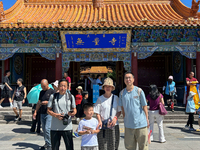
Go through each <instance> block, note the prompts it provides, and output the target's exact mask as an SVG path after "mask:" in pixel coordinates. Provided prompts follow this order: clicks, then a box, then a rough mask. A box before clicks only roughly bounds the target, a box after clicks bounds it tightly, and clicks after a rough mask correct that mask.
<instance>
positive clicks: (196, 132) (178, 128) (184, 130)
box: [167, 126, 200, 135]
mask: <svg viewBox="0 0 200 150" xmlns="http://www.w3.org/2000/svg"><path fill="white" fill-rule="evenodd" d="M167 128H170V129H174V130H180V131H182V132H185V133H189V134H196V135H200V132H198V131H190V130H188V129H185V128H184V127H183V128H181V127H170V126H169V127H167Z"/></svg>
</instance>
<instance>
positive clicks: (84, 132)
mask: <svg viewBox="0 0 200 150" xmlns="http://www.w3.org/2000/svg"><path fill="white" fill-rule="evenodd" d="M90 133H91V131H90V130H85V131H79V132H78V134H79V135H84V134H90Z"/></svg>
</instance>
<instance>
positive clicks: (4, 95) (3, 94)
mask: <svg viewBox="0 0 200 150" xmlns="http://www.w3.org/2000/svg"><path fill="white" fill-rule="evenodd" d="M1 98H11V91H9V90H3V91H1Z"/></svg>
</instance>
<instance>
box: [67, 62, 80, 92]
mask: <svg viewBox="0 0 200 150" xmlns="http://www.w3.org/2000/svg"><path fill="white" fill-rule="evenodd" d="M69 76H70V77H71V80H72V85H71V86H72V89H71V92H72V93H73V94H75V93H76V87H77V83H78V81H79V79H80V62H71V63H70V72H69Z"/></svg>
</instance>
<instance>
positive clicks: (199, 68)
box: [196, 52, 200, 81]
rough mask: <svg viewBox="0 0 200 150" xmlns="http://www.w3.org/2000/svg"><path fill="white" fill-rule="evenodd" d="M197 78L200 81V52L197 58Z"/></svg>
mask: <svg viewBox="0 0 200 150" xmlns="http://www.w3.org/2000/svg"><path fill="white" fill-rule="evenodd" d="M196 74H197V75H196V78H197V80H198V81H200V52H197V58H196Z"/></svg>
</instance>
